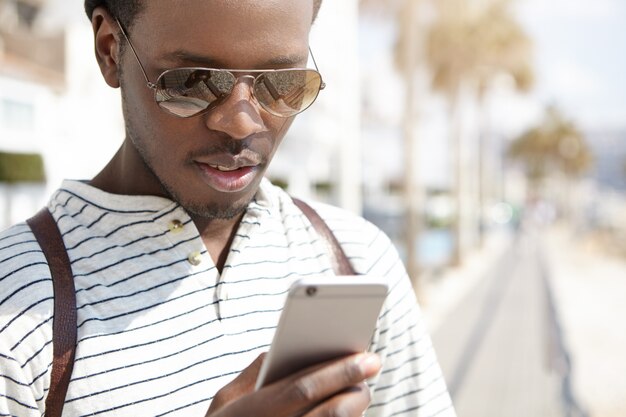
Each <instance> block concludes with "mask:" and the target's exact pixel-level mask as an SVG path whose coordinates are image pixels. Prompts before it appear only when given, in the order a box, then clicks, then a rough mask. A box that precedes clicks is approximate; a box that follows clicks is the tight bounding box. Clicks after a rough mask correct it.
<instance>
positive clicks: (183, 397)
mask: <svg viewBox="0 0 626 417" xmlns="http://www.w3.org/2000/svg"><path fill="white" fill-rule="evenodd" d="M313 206H314V207H315V209H316V210H317V211H318V212H319V213H320V215H321V216H322V217H323V218H324V219H325V220H326V222H327V223H328V225H329V226H330V227H331V229H332V230H333V231H334V233H335V234H336V237H337V239H338V240H339V242H340V243H341V245H342V247H343V248H344V250H345V252H346V254H347V256H348V258H349V259H350V261H351V263H352V264H353V266H354V268H355V269H356V271H357V272H358V273H360V274H371V275H377V276H384V277H386V278H387V279H388V280H389V285H390V293H389V296H388V298H387V300H386V302H385V305H384V307H383V309H382V311H381V314H380V317H379V319H378V324H377V329H376V332H375V335H374V339H373V343H372V345H371V350H372V351H375V352H377V353H378V354H379V355H380V356H381V359H382V362H383V369H382V371H381V373H380V374H379V375H378V376H377V377H376V378H374V379H372V380H371V381H370V388H371V390H372V394H373V396H372V403H371V406H370V407H369V409H368V411H367V414H366V415H367V416H385V417H390V416H453V415H454V409H453V408H452V405H451V401H450V397H449V395H448V392H447V388H446V385H445V382H444V380H443V378H442V374H441V370H440V368H439V364H438V362H437V359H436V357H435V353H434V352H433V347H432V345H431V341H430V338H429V337H428V335H427V334H426V332H425V329H424V322H423V320H422V317H421V315H420V310H419V307H418V305H417V303H416V299H415V295H414V291H413V290H412V287H411V283H410V281H409V279H408V277H407V275H406V272H405V270H404V267H403V265H402V263H401V261H400V259H399V257H398V254H397V253H396V251H395V249H394V247H393V246H392V244H391V243H390V241H389V239H388V238H387V237H386V236H385V235H384V234H383V233H382V232H381V231H380V230H379V229H377V228H376V227H375V226H373V225H372V224H371V223H369V222H367V221H365V220H364V219H362V218H360V217H357V216H355V215H353V214H350V213H348V212H346V211H343V210H341V209H338V208H335V207H331V206H328V205H323V204H314V205H313ZM48 208H49V209H50V211H51V212H52V213H53V216H54V218H55V219H56V221H57V224H58V225H59V229H60V230H61V233H62V236H63V241H64V243H65V246H66V248H67V251H68V254H69V258H70V261H71V264H72V271H73V273H74V281H75V286H76V304H77V310H78V346H77V350H76V359H75V365H74V371H73V374H72V377H71V382H70V385H69V389H68V393H67V397H66V405H65V408H64V414H65V415H68V416H69V415H71V416H99V415H106V416H132V417H138V416H166V415H167V416H198V417H201V416H204V415H205V413H206V411H207V409H208V407H209V405H210V402H211V399H212V398H213V397H214V395H215V394H216V392H217V391H218V390H219V389H220V388H221V387H223V386H224V385H226V384H227V383H228V382H229V381H231V380H232V379H233V378H234V377H235V376H236V375H237V374H238V373H240V372H241V371H242V370H243V369H244V368H245V367H247V366H248V365H249V364H250V363H251V362H252V361H253V360H254V359H255V358H256V357H257V356H258V355H259V354H260V353H262V352H265V351H267V350H268V348H269V345H270V343H271V340H272V337H273V334H274V330H275V327H276V324H277V322H278V317H279V314H280V312H281V309H282V306H283V302H284V300H285V296H286V294H287V291H288V288H289V285H290V284H291V283H292V282H293V281H294V280H295V279H297V278H300V277H303V276H313V275H320V274H321V275H332V274H333V270H332V267H331V264H330V261H329V258H328V256H327V253H326V251H325V246H324V243H323V242H322V241H320V238H319V237H318V235H317V234H316V232H315V230H314V229H313V227H312V226H311V224H310V223H309V221H308V219H307V218H306V217H305V216H304V215H303V214H302V213H301V212H300V210H299V209H298V208H297V207H296V206H295V205H294V203H293V202H292V200H291V199H290V197H289V196H288V195H287V194H286V193H285V192H283V191H282V190H281V189H279V188H277V187H274V186H273V185H272V184H270V183H269V181H267V180H264V181H263V183H262V185H261V187H260V189H259V191H258V193H257V194H256V196H255V198H254V200H253V201H252V202H251V203H250V204H249V206H248V207H247V210H246V212H245V215H244V217H243V219H242V221H241V224H240V225H239V227H238V230H237V233H236V235H235V238H234V240H233V242H232V246H231V248H230V252H229V254H228V257H227V260H226V264H225V266H224V268H223V270H222V272H221V274H220V273H219V272H218V271H217V269H216V267H215V265H214V263H213V261H212V259H211V257H210V256H209V254H208V253H207V250H206V248H205V246H204V244H203V242H202V240H201V238H200V236H199V233H198V230H197V229H196V227H195V225H194V223H193V222H192V221H191V219H190V217H189V215H188V214H187V213H186V212H185V210H184V209H183V208H182V207H181V206H180V205H179V204H177V203H176V202H173V201H171V200H168V199H166V198H161V197H154V196H122V195H114V194H109V193H105V192H103V191H101V190H98V189H96V188H93V187H91V186H90V185H88V184H87V183H86V182H81V181H65V182H64V183H63V184H62V187H61V188H60V189H59V190H57V192H56V193H55V194H54V195H53V197H52V198H51V200H50V202H49V204H48ZM356 279H358V278H356ZM52 314H53V294H52V283H51V278H50V271H49V269H48V266H47V264H46V261H45V258H44V256H43V253H42V252H41V249H40V248H39V245H38V244H37V242H36V240H35V238H34V236H33V234H32V233H31V231H30V229H29V227H28V226H27V225H26V224H25V223H21V224H17V225H15V226H13V227H12V228H10V229H8V230H6V231H4V232H3V233H1V234H0V416H20V417H27V416H41V415H42V414H43V413H44V403H45V399H46V395H47V393H48V389H49V385H50V370H51V364H52ZM312 314H315V313H314V312H312Z"/></svg>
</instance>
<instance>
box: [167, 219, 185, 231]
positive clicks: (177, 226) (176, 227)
mask: <svg viewBox="0 0 626 417" xmlns="http://www.w3.org/2000/svg"><path fill="white" fill-rule="evenodd" d="M169 227H170V232H172V233H178V232H180V231H182V230H183V227H184V225H183V222H181V221H180V220H172V221H171V222H170V226H169Z"/></svg>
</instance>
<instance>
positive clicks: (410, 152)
mask: <svg viewBox="0 0 626 417" xmlns="http://www.w3.org/2000/svg"><path fill="white" fill-rule="evenodd" d="M421 3H422V2H421V1H419V0H393V1H385V0H361V1H360V4H361V7H363V9H365V10H369V11H374V12H377V13H380V12H383V13H387V14H388V15H389V14H391V15H392V16H394V17H395V18H396V20H397V22H398V35H397V36H398V38H397V40H396V48H395V63H396V68H397V70H398V71H399V72H400V74H401V76H402V78H403V80H404V83H405V86H406V87H405V91H406V95H405V106H404V117H403V123H402V124H403V137H404V180H403V183H404V196H405V206H406V207H405V213H406V224H405V228H404V233H405V246H406V254H407V255H406V268H407V271H408V273H409V276H410V277H411V278H412V280H413V285H414V286H415V288H416V289H417V290H418V291H419V285H420V282H419V275H420V266H419V261H418V259H417V253H418V250H417V242H418V238H419V234H420V220H419V219H420V216H419V210H418V207H419V203H420V202H419V196H421V195H422V192H421V191H420V188H419V185H417V181H416V169H415V166H416V164H415V160H414V158H415V155H416V154H417V140H416V135H415V118H416V113H417V111H416V109H417V100H416V95H415V86H416V81H415V77H416V73H417V68H418V62H419V57H420V49H421V45H422V43H423V42H422V41H421V39H422V38H423V36H422V33H421V32H423V30H421V29H420V28H421V27H420V25H419V22H418V20H419V19H418V18H419V7H420V5H421Z"/></svg>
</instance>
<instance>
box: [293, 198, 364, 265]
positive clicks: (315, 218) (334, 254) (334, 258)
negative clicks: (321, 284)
mask: <svg viewBox="0 0 626 417" xmlns="http://www.w3.org/2000/svg"><path fill="white" fill-rule="evenodd" d="M292 200H293V202H294V203H295V204H296V206H298V208H299V209H300V210H302V213H304V215H305V216H306V217H307V218H308V219H309V221H310V222H311V224H312V225H313V227H314V228H315V231H316V232H317V234H319V235H320V237H321V238H322V239H323V240H324V242H325V243H326V248H327V250H328V254H329V255H330V262H331V264H332V266H333V270H334V271H335V275H357V273H356V272H355V271H354V268H353V267H352V265H351V264H350V261H349V260H348V257H347V256H346V254H345V252H344V251H343V249H342V248H341V245H340V244H339V242H338V241H337V238H336V237H335V234H334V233H333V232H332V230H330V228H329V227H328V225H327V224H326V222H325V221H324V219H322V218H321V217H320V215H319V214H317V212H316V211H315V210H314V209H313V207H311V206H309V205H308V204H307V203H305V202H304V201H302V200H298V199H297V198H292Z"/></svg>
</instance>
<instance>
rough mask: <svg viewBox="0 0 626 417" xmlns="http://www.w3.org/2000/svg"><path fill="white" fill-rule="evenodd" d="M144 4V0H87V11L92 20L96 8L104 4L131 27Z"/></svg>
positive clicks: (123, 22)
mask: <svg viewBox="0 0 626 417" xmlns="http://www.w3.org/2000/svg"><path fill="white" fill-rule="evenodd" d="M143 5H144V3H143V0H85V13H87V17H88V18H89V19H90V20H91V17H92V16H93V11H94V9H95V8H96V7H100V6H104V7H105V8H106V9H107V10H108V11H109V13H111V15H113V17H115V18H117V19H119V21H120V22H122V24H123V25H124V26H125V27H126V28H130V27H131V26H132V25H133V23H134V22H135V18H136V17H137V15H138V14H139V12H141V10H142V9H143Z"/></svg>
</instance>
